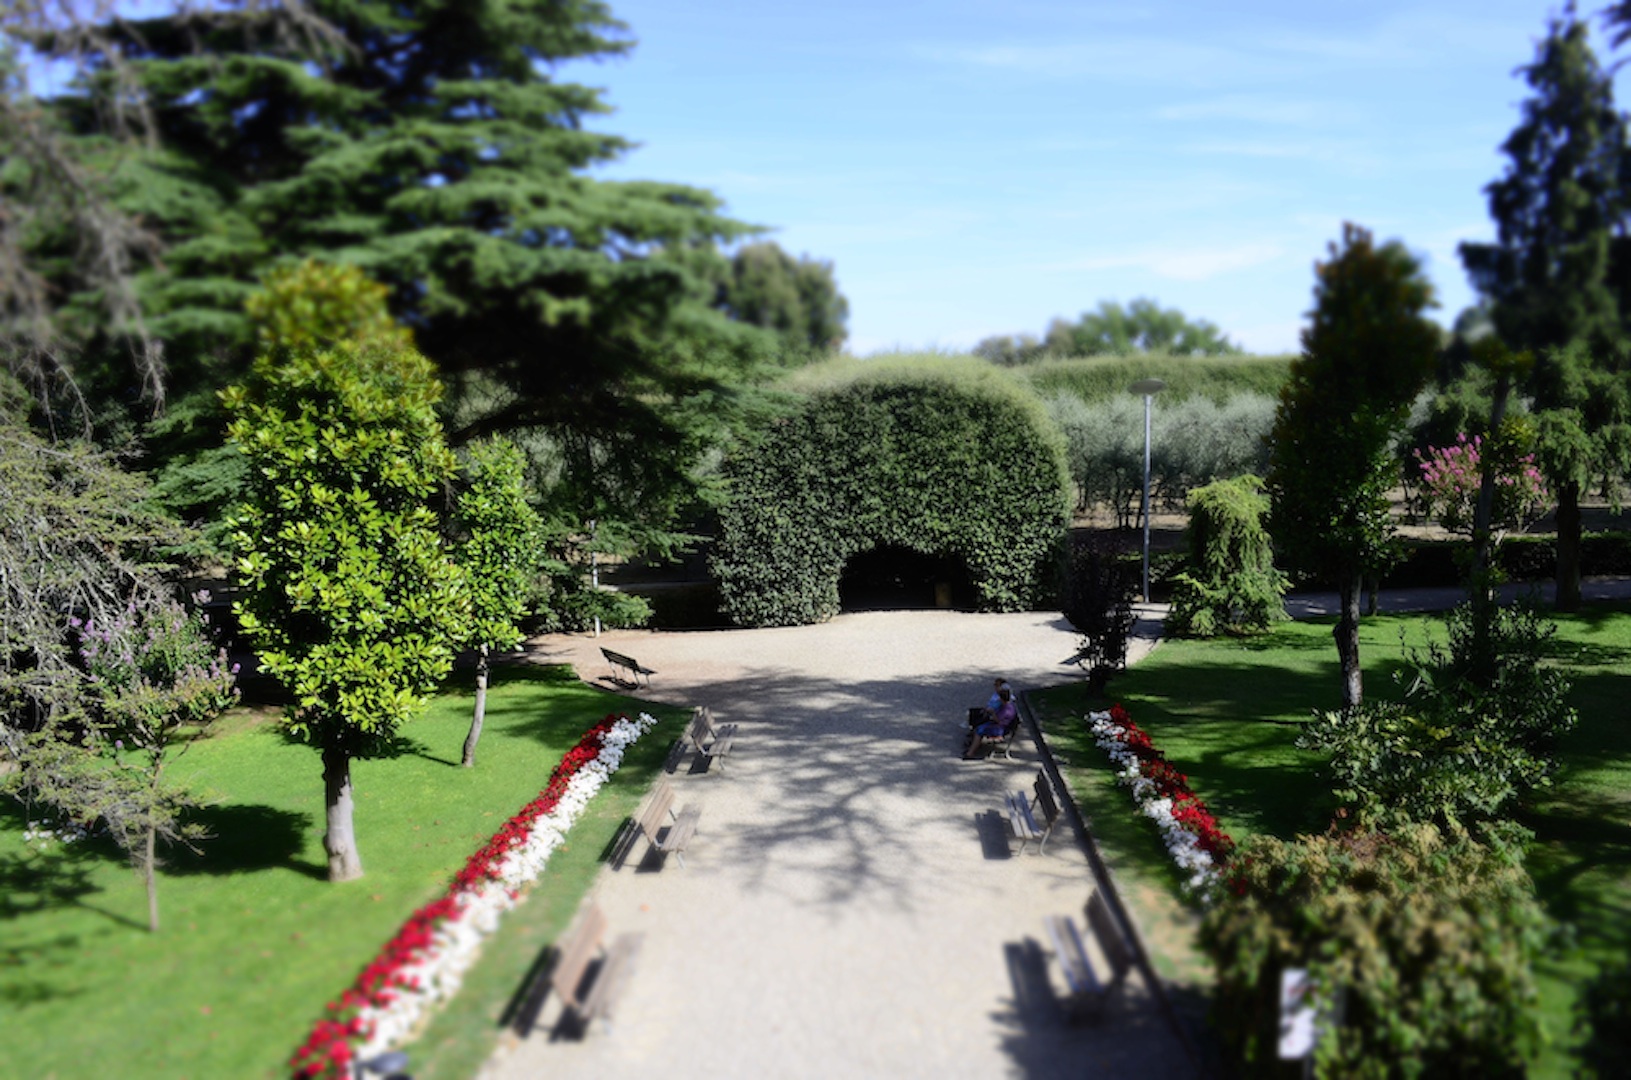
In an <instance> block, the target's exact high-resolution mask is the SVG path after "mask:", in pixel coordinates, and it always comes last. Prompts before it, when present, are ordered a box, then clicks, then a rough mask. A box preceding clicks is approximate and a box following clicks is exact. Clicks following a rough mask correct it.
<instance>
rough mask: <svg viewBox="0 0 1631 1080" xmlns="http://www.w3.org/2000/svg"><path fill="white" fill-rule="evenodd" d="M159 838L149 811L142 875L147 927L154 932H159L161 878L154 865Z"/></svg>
mask: <svg viewBox="0 0 1631 1080" xmlns="http://www.w3.org/2000/svg"><path fill="white" fill-rule="evenodd" d="M157 840H158V829H157V828H155V827H154V825H153V817H152V811H148V818H147V856H146V858H144V859H143V860H142V876H143V877H144V878H146V879H147V929H148V931H149V932H150V933H154V934H156V933H158V932H159V880H158V874H157V873H156V872H155V870H154V866H153V860H154V859H155V858H156V856H157V852H156V850H155V848H156V846H157Z"/></svg>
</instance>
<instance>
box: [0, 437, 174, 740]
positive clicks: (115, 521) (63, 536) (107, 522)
mask: <svg viewBox="0 0 1631 1080" xmlns="http://www.w3.org/2000/svg"><path fill="white" fill-rule="evenodd" d="M0 492H4V493H5V497H4V498H0V734H3V733H4V731H5V730H6V729H25V730H26V729H33V728H37V727H39V726H41V725H44V724H46V723H49V722H52V721H55V720H69V719H73V718H75V717H77V716H78V715H79V714H80V712H81V710H82V706H83V704H84V702H83V699H82V693H83V679H82V670H81V667H80V664H79V659H78V657H77V655H76V652H77V650H76V648H75V644H74V640H73V637H72V635H71V633H70V630H69V626H68V619H69V618H79V619H81V620H96V621H98V622H103V623H106V622H109V621H111V620H112V619H114V618H115V617H116V616H118V615H119V614H120V613H122V612H123V611H125V609H126V608H127V607H128V606H129V605H130V604H131V603H133V602H140V601H143V600H145V599H146V598H147V597H148V596H150V595H152V594H155V593H158V592H160V591H161V590H162V589H163V580H164V576H165V573H166V572H167V571H168V570H169V569H170V566H169V564H168V563H167V562H166V561H165V560H164V559H163V557H162V554H161V552H162V550H163V549H167V548H170V547H173V546H176V545H178V544H181V543H184V542H185V541H186V540H187V538H188V534H187V531H186V530H185V529H183V528H182V527H180V526H179V525H178V524H176V522H174V521H172V520H170V519H169V518H167V517H165V516H164V515H162V514H160V513H158V512H157V511H156V510H154V509H153V507H152V505H151V503H150V500H149V488H148V485H147V484H146V482H145V481H144V480H143V479H142V478H141V477H140V476H138V475H136V474H133V473H129V472H126V471H124V470H123V469H122V468H120V467H119V463H118V461H117V460H116V459H115V458H114V457H113V456H112V455H110V454H106V453H102V452H100V451H97V450H96V449H94V448H93V447H90V446H87V445H84V444H81V443H57V444H52V443H49V442H47V441H45V440H43V439H40V438H39V437H37V436H35V435H33V434H31V433H30V432H29V431H28V430H27V429H25V428H23V427H22V426H20V425H19V424H17V423H14V422H12V421H10V420H6V419H3V418H0Z"/></svg>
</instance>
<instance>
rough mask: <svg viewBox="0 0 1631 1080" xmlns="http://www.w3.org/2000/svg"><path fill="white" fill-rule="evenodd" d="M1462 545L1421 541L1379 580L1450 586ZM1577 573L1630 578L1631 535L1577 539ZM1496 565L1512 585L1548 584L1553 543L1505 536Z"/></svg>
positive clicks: (1392, 584) (1401, 585) (1398, 585)
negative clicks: (1545, 582) (1578, 564)
mask: <svg viewBox="0 0 1631 1080" xmlns="http://www.w3.org/2000/svg"><path fill="white" fill-rule="evenodd" d="M1466 550H1467V543H1466V541H1464V540H1463V541H1456V540H1422V541H1417V542H1416V543H1413V544H1411V545H1409V546H1408V547H1407V548H1406V554H1405V559H1404V561H1403V562H1401V563H1400V564H1399V565H1398V566H1395V567H1394V568H1393V569H1392V570H1391V571H1390V572H1389V573H1388V574H1387V576H1386V577H1384V578H1383V579H1382V584H1383V586H1385V587H1387V588H1394V589H1410V588H1423V587H1431V586H1435V585H1456V584H1459V583H1460V581H1461V579H1462V577H1463V576H1464V574H1463V571H1462V570H1461V568H1460V566H1459V565H1458V564H1457V562H1456V559H1457V553H1458V552H1465V551H1466ZM1580 559H1581V566H1580V572H1581V574H1582V575H1584V576H1586V577H1623V576H1631V534H1627V533H1619V532H1607V533H1587V534H1586V535H1585V536H1584V537H1582V538H1581V541H1580ZM1495 562H1496V565H1497V566H1498V567H1499V568H1500V570H1501V572H1502V573H1503V574H1505V575H1506V576H1507V578H1508V579H1509V580H1512V581H1550V580H1551V579H1552V578H1553V577H1555V576H1556V575H1557V541H1556V540H1555V539H1554V538H1553V537H1550V536H1515V537H1509V538H1508V539H1507V540H1506V541H1505V542H1504V543H1502V544H1501V546H1500V547H1499V548H1498V549H1497V551H1496V556H1495Z"/></svg>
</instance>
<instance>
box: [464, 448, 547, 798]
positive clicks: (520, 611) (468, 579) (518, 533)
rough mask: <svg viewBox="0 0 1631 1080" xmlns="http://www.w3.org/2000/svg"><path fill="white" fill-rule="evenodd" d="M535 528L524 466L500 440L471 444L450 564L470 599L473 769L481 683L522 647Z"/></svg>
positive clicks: (467, 746)
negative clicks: (498, 657) (507, 653)
mask: <svg viewBox="0 0 1631 1080" xmlns="http://www.w3.org/2000/svg"><path fill="white" fill-rule="evenodd" d="M541 532H542V523H541V522H540V521H539V519H538V514H537V512H536V511H534V510H533V508H532V507H531V505H529V504H528V502H527V492H526V460H525V459H524V458H523V457H522V454H521V451H520V450H518V449H517V448H516V446H515V444H514V443H512V442H510V441H509V440H507V439H491V440H482V441H480V442H476V443H473V444H471V446H470V447H469V448H468V451H467V453H466V457H465V466H464V488H463V490H462V491H461V492H460V493H459V497H458V502H457V504H456V505H455V507H454V513H453V534H454V546H453V556H454V559H455V561H456V562H457V563H458V564H459V567H460V569H461V570H463V572H464V580H465V585H466V588H467V590H468V592H469V597H470V636H469V638H468V639H467V640H466V644H467V645H468V646H470V647H471V648H474V649H475V650H476V708H475V715H474V716H473V717H472V718H471V721H470V734H469V735H468V736H466V737H465V740H464V753H463V757H462V762H463V764H464V765H465V766H467V767H468V766H472V765H474V764H475V763H476V743H477V742H478V741H479V740H480V739H481V725H482V721H483V719H484V718H485V717H486V715H487V681H488V672H489V670H490V667H491V663H492V653H493V652H494V651H495V650H503V649H512V648H514V647H515V646H516V645H517V644H518V643H519V642H520V641H521V636H522V635H521V628H520V626H518V625H517V623H518V622H519V621H520V619H521V617H522V615H524V614H525V613H526V606H527V597H528V594H529V591H530V589H531V587H532V584H533V578H534V573H535V571H536V570H537V568H538V563H539V545H540V543H541V542H542V535H541Z"/></svg>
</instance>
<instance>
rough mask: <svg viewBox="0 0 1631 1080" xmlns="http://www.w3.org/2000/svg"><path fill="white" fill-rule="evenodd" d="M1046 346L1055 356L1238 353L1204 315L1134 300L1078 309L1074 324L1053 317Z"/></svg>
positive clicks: (1234, 345)
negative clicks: (1192, 315)
mask: <svg viewBox="0 0 1631 1080" xmlns="http://www.w3.org/2000/svg"><path fill="white" fill-rule="evenodd" d="M1046 349H1047V351H1048V352H1049V353H1051V354H1053V355H1056V356H1102V355H1106V354H1109V355H1113V356H1126V355H1128V354H1130V353H1139V352H1151V353H1168V354H1170V355H1173V356H1227V355H1230V354H1233V353H1238V352H1240V351H1241V349H1240V346H1238V345H1236V344H1234V343H1233V342H1231V341H1230V340H1229V339H1228V338H1227V337H1225V336H1224V335H1223V332H1222V331H1220V330H1219V329H1218V328H1217V327H1216V326H1214V325H1212V324H1211V323H1209V322H1207V321H1206V320H1205V319H1194V320H1191V319H1189V318H1187V317H1185V315H1184V313H1183V312H1181V311H1179V310H1178V309H1177V308H1163V307H1161V305H1160V304H1159V303H1157V302H1156V301H1154V300H1149V299H1143V298H1141V299H1137V300H1134V301H1132V302H1131V303H1129V304H1128V305H1127V306H1126V307H1125V308H1124V307H1122V306H1121V305H1120V304H1119V303H1117V302H1116V301H1114V300H1105V301H1102V302H1101V303H1100V304H1099V308H1098V310H1097V311H1087V312H1083V313H1082V316H1081V318H1079V319H1078V320H1077V321H1076V323H1075V325H1071V324H1070V323H1067V322H1064V321H1063V320H1057V321H1055V323H1054V325H1053V326H1051V327H1050V328H1049V330H1048V336H1047V342H1046Z"/></svg>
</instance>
